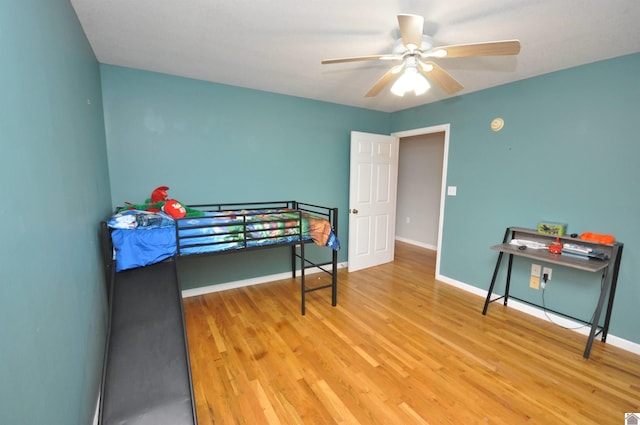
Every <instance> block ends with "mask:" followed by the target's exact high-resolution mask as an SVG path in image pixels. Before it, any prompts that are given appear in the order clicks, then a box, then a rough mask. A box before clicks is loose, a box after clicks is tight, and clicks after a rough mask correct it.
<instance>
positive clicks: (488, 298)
mask: <svg viewBox="0 0 640 425" xmlns="http://www.w3.org/2000/svg"><path fill="white" fill-rule="evenodd" d="M502 254H504V252H502V251H500V254H498V261H497V262H496V268H495V269H493V277H492V278H491V285H489V291H488V292H487V299H486V300H484V308H483V309H482V314H483V315H485V316H486V315H487V308H489V303H490V302H491V294H493V287H494V286H495V284H496V278H497V277H498V270H500V263H501V262H502Z"/></svg>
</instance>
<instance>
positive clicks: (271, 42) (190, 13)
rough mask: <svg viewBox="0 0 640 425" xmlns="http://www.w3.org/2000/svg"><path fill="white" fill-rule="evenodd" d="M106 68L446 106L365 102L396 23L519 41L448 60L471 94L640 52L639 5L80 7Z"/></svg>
mask: <svg viewBox="0 0 640 425" xmlns="http://www.w3.org/2000/svg"><path fill="white" fill-rule="evenodd" d="M71 4H72V5H73V7H74V9H75V11H76V13H77V15H78V18H79V19H80V22H81V24H82V27H83V28H84V31H85V33H86V34H87V37H88V39H89V42H90V43H91V46H92V47H93V50H94V52H95V54H96V57H97V58H98V61H99V62H101V63H105V64H112V65H120V66H126V67H131V68H138V69H143V70H149V71H156V72H161V73H166V74H172V75H177V76H183V77H189V78H195V79H200V80H205V81H212V82H216V83H222V84H229V85H233V86H239V87H246V88H251V89H257V90H264V91H268V92H274V93H280V94H286V95H292V96H299V97H304V98H309V99H317V100H322V101H327V102H334V103H339V104H344V105H350V106H358V107H363V108H368V109H374V110H380V111H385V112H392V111H398V110H402V109H406V108H410V107H414V106H418V105H422V104H426V103H430V102H435V101H438V100H441V99H445V98H447V97H450V96H447V95H446V94H445V93H444V92H443V91H442V90H440V89H439V88H438V87H436V86H435V85H434V87H433V88H432V89H431V90H429V92H427V94H425V95H422V96H419V97H416V96H415V95H414V94H408V95H406V96H404V97H396V96H394V95H392V94H391V93H390V92H389V90H388V88H387V89H384V90H383V91H382V92H381V93H380V94H379V95H378V96H376V97H375V98H365V97H364V94H365V93H366V92H367V91H368V90H369V88H370V87H371V86H372V85H373V84H374V83H375V82H376V81H377V80H378V78H380V77H381V76H382V74H384V73H385V72H386V71H387V70H388V69H389V67H390V66H392V65H393V64H394V63H390V62H386V61H373V62H352V63H341V64H333V65H321V64H320V61H321V60H323V59H329V58H339V57H348V56H366V55H374V54H385V53H390V52H391V49H392V47H393V43H394V41H395V39H396V38H397V37H398V36H399V33H398V22H397V18H396V15H397V14H399V13H411V14H416V15H422V16H424V17H425V31H424V32H425V34H427V35H430V36H432V37H433V38H434V41H435V43H434V44H435V45H436V46H439V45H451V44H463V43H470V42H481V41H496V40H504V39H519V40H520V42H521V43H522V50H521V52H520V54H519V55H518V56H517V57H483V58H464V59H462V58H458V59H439V60H437V62H438V63H439V64H440V65H441V66H443V67H444V68H445V69H446V70H447V71H448V72H449V73H450V74H451V75H453V76H454V77H455V78H456V79H457V80H459V81H460V82H461V83H462V84H463V85H464V86H465V89H464V90H463V91H462V92H460V93H458V94H464V93H470V92H473V91H477V90H482V89H485V88H488V87H493V86H497V85H501V84H505V83H509V82H512V81H517V80H521V79H524V78H529V77H532V76H536V75H540V74H545V73H548V72H552V71H556V70H560V69H566V68H570V67H574V66H577V65H582V64H586V63H590V62H595V61H599V60H603V59H608V58H612V57H617V56H622V55H626V54H630V53H635V52H639V51H640V22H639V21H640V1H639V0H484V1H483V0H305V1H299V0H273V1H268V0H253V1H241V0H71Z"/></svg>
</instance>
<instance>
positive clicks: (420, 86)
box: [391, 66, 431, 96]
mask: <svg viewBox="0 0 640 425" xmlns="http://www.w3.org/2000/svg"><path fill="white" fill-rule="evenodd" d="M430 88H431V85H430V84H429V82H428V81H427V79H426V78H424V76H423V75H422V74H420V73H419V72H418V70H417V68H416V67H415V66H407V68H406V69H405V71H404V72H403V73H402V75H401V76H400V77H398V79H397V80H396V82H395V83H393V86H391V93H393V94H395V95H396V96H404V95H405V93H408V92H410V91H413V92H414V93H415V94H416V96H420V95H421V94H424V93H426V91H427V90H429V89H430Z"/></svg>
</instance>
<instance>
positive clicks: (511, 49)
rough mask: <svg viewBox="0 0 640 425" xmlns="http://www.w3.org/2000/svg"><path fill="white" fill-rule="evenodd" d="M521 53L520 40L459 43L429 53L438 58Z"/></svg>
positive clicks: (437, 48) (430, 55)
mask: <svg viewBox="0 0 640 425" xmlns="http://www.w3.org/2000/svg"><path fill="white" fill-rule="evenodd" d="M518 53H520V41H518V40H504V41H490V42H486V43H470V44H457V45H454V46H442V47H436V48H435V49H433V50H432V51H431V52H429V53H428V54H427V56H429V57H436V58H463V57H467V56H508V55H517V54H518Z"/></svg>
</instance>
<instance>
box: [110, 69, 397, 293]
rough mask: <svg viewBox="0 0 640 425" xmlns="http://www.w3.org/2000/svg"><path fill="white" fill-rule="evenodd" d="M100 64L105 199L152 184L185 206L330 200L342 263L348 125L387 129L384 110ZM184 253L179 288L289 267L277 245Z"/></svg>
mask: <svg viewBox="0 0 640 425" xmlns="http://www.w3.org/2000/svg"><path fill="white" fill-rule="evenodd" d="M101 72H102V87H103V94H104V109H105V122H106V134H107V145H108V152H109V168H110V170H111V193H112V202H113V205H114V206H117V205H122V203H123V202H125V201H129V202H134V203H140V202H143V201H144V200H145V199H147V198H149V197H150V194H151V191H152V190H153V189H154V188H155V187H157V186H161V185H166V186H169V187H170V188H171V189H170V191H169V195H170V196H171V197H174V198H176V199H178V200H180V201H181V202H183V203H185V204H199V203H207V202H209V203H215V202H225V203H229V202H249V201H275V200H298V201H302V202H309V203H314V204H319V205H326V206H334V207H338V208H339V210H340V217H339V226H340V228H339V235H340V238H341V241H342V242H343V249H342V250H341V251H340V253H339V259H340V261H346V255H347V220H348V216H347V209H348V200H349V143H350V142H349V140H350V132H351V131H352V130H358V131H366V132H373V133H386V134H389V131H390V127H389V123H390V115H389V114H386V113H382V112H375V111H370V110H365V109H359V108H352V107H347V106H340V105H336V104H330V103H325V102H318V101H313V100H308V99H302V98H297V97H291V96H283V95H277V94H272V93H267V92H260V91H255V90H248V89H243V88H238V87H230V86H225V85H221V84H213V83H207V82H203V81H197V80H192V79H186V78H180V77H175V76H168V75H164V74H157V73H151V72H146V71H138V70H133V69H128V68H122V67H116V66H110V65H101ZM325 251H326V250H325ZM276 258H278V260H275V259H276ZM280 258H282V259H280ZM188 261H190V262H191V266H190V267H185V268H184V269H183V270H184V275H183V276H184V279H183V285H184V287H185V288H191V287H197V286H203V285H209V284H212V283H220V282H229V281H234V280H239V279H247V278H251V277H256V276H263V275H268V274H273V273H278V272H284V271H286V270H287V269H289V268H290V266H289V260H288V257H287V251H286V250H285V249H283V250H273V251H272V250H267V251H263V252H260V253H259V255H249V254H244V255H233V256H222V257H217V258H213V257H209V258H206V259H205V260H204V261H200V260H195V259H190V260H188ZM247 263H250V264H251V267H246V266H244V265H245V264H247ZM220 265H225V266H226V267H220Z"/></svg>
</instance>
